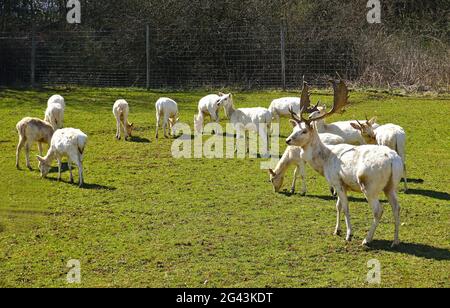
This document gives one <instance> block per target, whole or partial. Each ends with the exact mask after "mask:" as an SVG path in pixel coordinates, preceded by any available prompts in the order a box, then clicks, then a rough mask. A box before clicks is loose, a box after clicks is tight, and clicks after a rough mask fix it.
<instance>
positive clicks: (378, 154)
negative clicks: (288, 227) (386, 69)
mask: <svg viewBox="0 0 450 308" xmlns="http://www.w3.org/2000/svg"><path fill="white" fill-rule="evenodd" d="M330 82H331V83H332V84H333V88H334V104H333V108H332V109H331V111H330V112H328V113H326V114H324V115H322V116H319V117H316V118H314V119H309V118H308V119H306V118H305V114H306V113H307V110H309V109H310V106H309V105H308V104H302V106H301V112H300V115H297V114H295V113H294V112H293V111H292V110H291V116H292V120H291V123H292V125H293V127H294V131H293V133H292V135H291V136H290V137H289V138H288V139H287V140H286V142H287V144H288V145H290V146H299V147H301V148H302V149H303V152H304V153H303V159H304V160H305V161H306V162H308V163H309V164H310V165H311V167H312V168H313V169H314V170H316V171H317V172H318V173H320V174H321V175H322V176H325V178H326V179H327V181H328V183H329V184H330V186H332V187H334V188H335V189H336V192H337V195H338V202H337V224H336V229H335V235H340V234H341V213H342V211H343V212H344V214H345V221H346V225H347V236H346V240H347V241H351V239H352V237H353V232H352V224H351V220H350V211H349V202H348V197H347V192H349V191H355V192H362V193H363V194H364V195H365V197H366V199H367V201H368V203H369V204H370V205H371V207H372V210H373V216H374V220H373V224H372V227H371V228H370V231H369V234H368V235H367V237H366V238H365V240H364V242H363V245H368V244H370V243H371V242H372V240H373V237H374V234H375V231H376V229H377V227H378V225H379V223H380V220H381V218H382V215H383V206H382V204H381V203H380V201H379V195H380V194H381V193H382V192H384V194H385V195H386V196H387V198H388V200H389V203H390V204H391V206H392V210H393V213H394V219H395V236H394V243H393V245H392V246H393V247H394V246H397V245H399V243H400V240H399V228H400V206H399V203H398V198H397V187H398V185H399V183H400V181H401V178H402V174H403V161H402V159H401V157H400V156H399V155H398V154H397V153H396V152H395V151H393V150H391V149H389V148H388V147H384V146H376V145H363V146H352V145H345V144H344V145H337V146H327V145H325V144H324V143H322V141H321V140H320V138H319V133H318V132H317V129H316V128H315V125H314V121H319V120H322V119H325V118H327V117H329V116H331V115H333V114H335V113H338V112H340V111H341V110H343V108H344V107H345V106H346V105H347V104H348V99H349V95H348V94H349V91H348V88H347V86H346V84H345V82H344V81H343V80H342V78H340V82H339V83H337V82H336V81H335V80H333V81H330Z"/></svg>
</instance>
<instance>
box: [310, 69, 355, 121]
mask: <svg viewBox="0 0 450 308" xmlns="http://www.w3.org/2000/svg"><path fill="white" fill-rule="evenodd" d="M338 76H339V74H338ZM339 77H340V76H339ZM330 82H331V83H332V84H333V89H334V103H333V108H332V109H331V111H330V112H328V113H326V114H324V115H322V116H320V117H317V118H315V119H314V121H319V120H322V119H324V118H328V117H329V116H331V115H333V114H335V113H338V112H340V111H341V110H342V109H344V108H345V106H347V105H348V99H349V91H348V87H347V85H346V84H345V82H344V80H343V79H342V78H340V82H339V84H337V83H336V80H331V81H330Z"/></svg>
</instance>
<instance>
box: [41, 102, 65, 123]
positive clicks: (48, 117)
mask: <svg viewBox="0 0 450 308" xmlns="http://www.w3.org/2000/svg"><path fill="white" fill-rule="evenodd" d="M65 108H66V103H65V101H64V98H63V97H62V96H61V95H53V96H52V97H50V98H49V100H48V102H47V109H46V111H45V121H46V122H48V123H50V124H51V125H52V127H53V129H55V130H56V129H60V128H63V127H64V112H65Z"/></svg>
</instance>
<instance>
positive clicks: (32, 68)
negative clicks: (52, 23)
mask: <svg viewBox="0 0 450 308" xmlns="http://www.w3.org/2000/svg"><path fill="white" fill-rule="evenodd" d="M35 83H36V27H35V26H34V25H33V26H32V29H31V63H30V85H31V87H34V86H35Z"/></svg>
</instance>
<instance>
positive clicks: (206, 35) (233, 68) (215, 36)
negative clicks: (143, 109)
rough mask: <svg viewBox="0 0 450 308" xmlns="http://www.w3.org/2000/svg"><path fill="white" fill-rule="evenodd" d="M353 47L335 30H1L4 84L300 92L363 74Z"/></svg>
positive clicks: (0, 76) (0, 80)
mask: <svg viewBox="0 0 450 308" xmlns="http://www.w3.org/2000/svg"><path fill="white" fill-rule="evenodd" d="M356 48H357V47H356V46H354V43H352V42H348V41H344V40H339V38H338V37H335V35H333V34H332V33H330V31H329V30H328V29H317V28H295V29H287V28H285V27H281V26H279V25H274V26H270V27H266V28H265V29H264V31H261V28H260V27H259V28H258V30H256V29H255V30H253V29H251V28H236V27H235V28H232V29H230V28H225V27H223V28H220V27H219V28H215V29H211V28H201V27H199V28H195V29H192V28H189V29H184V30H182V29H179V28H159V29H155V28H150V27H148V28H147V29H145V28H144V29H142V30H141V31H114V32H108V31H103V32H98V31H96V32H80V31H70V32H39V31H30V32H29V33H0V64H1V68H0V85H29V84H36V85H70V84H75V85H88V86H101V87H103V86H107V87H148V88H191V87H240V88H294V87H298V86H299V84H300V83H301V80H302V78H303V76H305V77H306V79H307V80H309V81H310V82H311V83H314V84H315V85H322V84H324V82H326V80H327V78H328V77H329V76H333V75H334V74H335V72H339V73H340V74H341V75H343V76H345V77H346V78H348V79H354V78H357V77H358V74H359V71H360V67H359V66H360V62H361V61H360V60H359V56H358V55H359V54H360V53H358V52H356Z"/></svg>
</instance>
